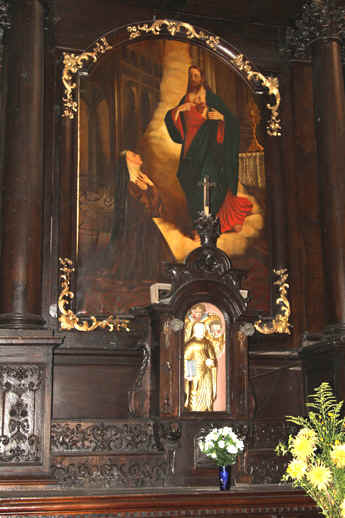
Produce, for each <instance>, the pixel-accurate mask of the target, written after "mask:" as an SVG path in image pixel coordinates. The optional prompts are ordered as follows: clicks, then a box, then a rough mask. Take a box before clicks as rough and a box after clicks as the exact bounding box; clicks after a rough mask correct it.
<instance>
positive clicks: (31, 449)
mask: <svg viewBox="0 0 345 518" xmlns="http://www.w3.org/2000/svg"><path fill="white" fill-rule="evenodd" d="M42 378H43V367H41V366H38V365H21V366H17V365H4V366H0V392H1V393H0V398H1V401H2V411H1V435H0V465H4V464H5V465H8V464H23V463H39V462H40V461H41V439H40V434H41V432H40V430H41V424H42V415H41V385H42Z"/></svg>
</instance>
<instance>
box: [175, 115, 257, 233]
mask: <svg viewBox="0 0 345 518" xmlns="http://www.w3.org/2000/svg"><path fill="white" fill-rule="evenodd" d="M176 111H177V108H176V109H175V110H173V113H172V115H173V120H174V123H175V126H176V129H177V130H178V131H179V132H180V134H181V137H182V138H184V139H185V145H184V156H186V154H187V152H188V149H189V146H190V145H191V143H192V141H193V138H194V137H195V135H196V134H197V132H198V131H199V129H200V128H201V126H202V125H203V124H204V122H205V121H206V119H204V117H203V116H202V115H201V113H200V112H199V111H198V110H197V109H196V107H195V108H194V107H192V108H191V110H189V111H185V112H184V117H185V124H186V130H187V131H186V135H184V131H183V126H182V122H181V119H180V117H178V118H177V120H175V113H176ZM224 125H225V123H224V121H219V122H218V131H217V143H218V144H222V143H223V141H224ZM252 209H253V204H252V203H251V201H249V200H248V198H245V197H244V196H235V195H234V194H233V193H232V192H231V191H230V189H228V191H227V193H226V196H225V199H224V201H223V204H222V206H221V207H220V209H219V211H218V214H217V216H218V217H219V221H220V229H221V233H224V232H229V231H232V230H236V231H238V230H241V228H242V225H243V223H244V220H245V219H246V217H247V216H248V215H249V214H250V213H251V211H252Z"/></svg>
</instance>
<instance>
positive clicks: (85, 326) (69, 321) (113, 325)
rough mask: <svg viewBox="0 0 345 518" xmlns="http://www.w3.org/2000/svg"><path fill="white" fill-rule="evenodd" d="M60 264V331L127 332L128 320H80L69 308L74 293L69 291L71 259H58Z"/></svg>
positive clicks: (71, 271)
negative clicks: (96, 330) (105, 330)
mask: <svg viewBox="0 0 345 518" xmlns="http://www.w3.org/2000/svg"><path fill="white" fill-rule="evenodd" d="M59 262H60V271H61V274H60V285H61V288H62V291H61V293H60V295H59V298H58V308H59V311H60V316H59V322H60V325H61V329H63V330H64V331H71V330H72V329H76V330H77V331H85V332H90V331H94V330H95V329H97V328H101V329H108V331H110V332H112V331H120V330H121V329H123V330H125V331H127V332H129V331H130V328H129V320H125V319H119V318H116V317H114V316H113V315H110V316H109V317H108V318H107V319H105V320H97V318H96V317H94V316H90V317H87V320H83V321H82V320H81V319H80V318H79V317H78V316H77V315H76V314H75V313H74V312H73V311H72V309H71V308H70V304H71V301H72V300H73V299H74V293H73V291H71V290H70V285H71V274H72V273H73V272H74V271H75V269H74V267H73V262H72V261H71V259H68V258H65V259H62V258H61V257H60V258H59Z"/></svg>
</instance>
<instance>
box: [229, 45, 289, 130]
mask: <svg viewBox="0 0 345 518" xmlns="http://www.w3.org/2000/svg"><path fill="white" fill-rule="evenodd" d="M232 62H233V64H234V65H235V66H236V68H237V69H238V70H240V71H241V72H245V74H246V75H247V78H248V80H249V81H251V80H256V81H260V82H261V84H262V85H263V86H264V87H265V88H267V89H268V94H269V95H272V96H273V97H275V104H267V105H266V107H267V108H268V109H269V110H270V111H271V118H270V120H269V122H268V124H267V128H266V131H267V134H268V135H270V136H271V137H279V136H281V125H280V120H279V113H278V109H279V106H280V92H279V80H278V78H277V77H270V76H269V77H265V76H264V75H263V74H261V73H260V72H256V71H255V70H253V69H252V66H251V64H250V63H249V61H247V60H246V59H245V58H244V56H243V54H238V56H236V57H235V58H233V59H232Z"/></svg>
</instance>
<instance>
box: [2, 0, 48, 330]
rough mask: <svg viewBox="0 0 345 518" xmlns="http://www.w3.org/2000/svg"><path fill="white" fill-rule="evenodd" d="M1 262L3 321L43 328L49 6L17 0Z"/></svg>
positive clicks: (11, 54) (11, 34) (10, 53)
mask: <svg viewBox="0 0 345 518" xmlns="http://www.w3.org/2000/svg"><path fill="white" fill-rule="evenodd" d="M11 15H12V20H11V21H12V24H11V25H12V28H11V29H10V30H9V33H8V58H7V63H8V96H7V114H6V140H5V160H4V184H3V185H4V187H3V190H4V191H3V192H4V194H3V196H4V197H3V223H2V234H3V241H2V254H1V263H0V283H1V293H0V327H2V328H17V329H27V328H39V327H42V326H43V324H44V320H43V319H42V317H41V275H42V272H41V270H42V264H41V255H42V246H41V243H42V237H41V233H42V183H43V167H42V149H43V80H44V36H43V20H44V8H43V6H42V4H41V2H40V1H39V0H21V1H19V0H18V1H15V2H13V4H12V12H11Z"/></svg>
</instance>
